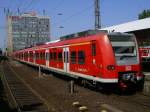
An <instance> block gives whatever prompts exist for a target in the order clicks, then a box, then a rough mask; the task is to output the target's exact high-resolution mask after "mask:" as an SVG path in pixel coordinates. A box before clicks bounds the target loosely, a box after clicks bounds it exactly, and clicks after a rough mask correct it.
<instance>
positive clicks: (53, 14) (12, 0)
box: [0, 0, 150, 48]
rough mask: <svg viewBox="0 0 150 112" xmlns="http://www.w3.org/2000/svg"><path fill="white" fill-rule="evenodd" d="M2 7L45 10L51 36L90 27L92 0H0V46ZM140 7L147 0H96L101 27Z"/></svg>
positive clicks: (147, 5)
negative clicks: (98, 1) (99, 12)
mask: <svg viewBox="0 0 150 112" xmlns="http://www.w3.org/2000/svg"><path fill="white" fill-rule="evenodd" d="M4 7H5V8H9V9H10V11H12V12H13V13H14V14H17V8H19V9H20V11H21V12H29V11H35V12H37V13H38V14H39V15H42V13H43V10H45V12H46V15H48V16H49V17H50V21H51V23H50V25H51V39H52V40H55V39H58V38H59V37H60V36H61V35H66V34H70V33H73V32H78V31H83V30H87V29H93V28H94V0H0V48H2V47H4V45H6V44H4V42H5V40H6V36H7V35H6V31H7V30H6V17H5V14H4ZM144 9H150V0H100V10H101V22H102V27H106V26H111V25H116V24H120V23H124V22H129V21H134V20H136V19H137V17H138V14H139V13H140V12H142V11H143V10H144ZM59 13H61V14H62V15H58V14H59ZM60 26H63V27H64V28H60Z"/></svg>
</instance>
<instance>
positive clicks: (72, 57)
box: [70, 51, 76, 64]
mask: <svg viewBox="0 0 150 112" xmlns="http://www.w3.org/2000/svg"><path fill="white" fill-rule="evenodd" d="M70 57H71V63H72V64H75V63H76V51H72V52H71V56H70Z"/></svg>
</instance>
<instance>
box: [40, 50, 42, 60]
mask: <svg viewBox="0 0 150 112" xmlns="http://www.w3.org/2000/svg"><path fill="white" fill-rule="evenodd" d="M40 59H41V60H42V52H41V53H40Z"/></svg>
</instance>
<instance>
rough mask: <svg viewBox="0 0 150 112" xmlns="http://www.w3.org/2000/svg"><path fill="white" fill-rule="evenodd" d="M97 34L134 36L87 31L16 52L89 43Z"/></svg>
mask: <svg viewBox="0 0 150 112" xmlns="http://www.w3.org/2000/svg"><path fill="white" fill-rule="evenodd" d="M96 34H101V35H110V36H120V35H123V36H131V35H133V34H128V33H119V32H107V31H106V30H87V31H82V32H78V33H74V34H70V35H66V36H62V37H60V40H54V41H51V42H47V43H46V44H44V45H38V46H34V47H31V48H27V49H23V50H20V51H16V52H22V51H30V50H31V51H32V50H33V49H34V50H36V49H39V48H41V49H43V48H46V47H53V46H63V45H67V44H73V43H80V42H82V41H89V40H93V39H94V38H95V35H96ZM87 37H89V38H87Z"/></svg>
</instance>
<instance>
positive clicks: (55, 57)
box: [54, 52, 57, 61]
mask: <svg viewBox="0 0 150 112" xmlns="http://www.w3.org/2000/svg"><path fill="white" fill-rule="evenodd" d="M56 60H57V55H56V52H54V61H56Z"/></svg>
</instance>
